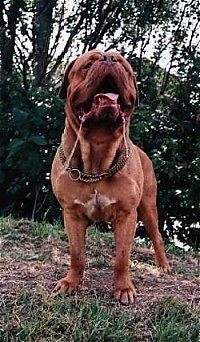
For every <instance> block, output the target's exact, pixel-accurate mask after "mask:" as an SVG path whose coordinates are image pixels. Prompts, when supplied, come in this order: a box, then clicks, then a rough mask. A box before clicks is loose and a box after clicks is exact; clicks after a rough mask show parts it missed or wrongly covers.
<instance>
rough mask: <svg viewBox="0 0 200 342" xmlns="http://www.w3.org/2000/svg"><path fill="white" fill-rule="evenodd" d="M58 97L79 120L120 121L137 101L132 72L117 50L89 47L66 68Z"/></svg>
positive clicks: (88, 121)
mask: <svg viewBox="0 0 200 342" xmlns="http://www.w3.org/2000/svg"><path fill="white" fill-rule="evenodd" d="M60 97H61V98H62V99H67V101H66V110H67V113H68V112H71V113H72V114H73V115H75V116H76V119H79V120H82V121H83V124H84V125H85V126H87V125H90V123H91V122H92V123H93V124H94V122H96V123H97V124H100V123H102V122H103V123H105V122H106V123H107V124H109V123H110V124H115V125H117V126H118V125H121V124H122V122H123V120H124V118H125V119H128V118H129V117H130V115H131V113H132V112H133V110H134V108H135V107H136V106H137V103H138V91H137V85H136V80H135V76H134V72H133V70H132V68H131V66H130V64H129V63H128V62H127V60H126V59H125V58H124V57H123V56H122V55H120V54H119V53H117V52H113V51H108V52H102V51H99V50H93V51H89V52H87V53H85V54H83V55H82V56H80V57H78V58H77V59H76V60H74V61H72V62H71V63H70V64H69V65H68V66H67V68H66V70H65V75H64V79H63V83H62V86H61V90H60Z"/></svg>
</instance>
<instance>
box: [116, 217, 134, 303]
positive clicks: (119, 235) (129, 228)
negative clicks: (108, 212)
mask: <svg viewBox="0 0 200 342" xmlns="http://www.w3.org/2000/svg"><path fill="white" fill-rule="evenodd" d="M136 221H137V212H136V210H135V211H133V212H132V213H131V214H129V215H128V217H126V218H125V217H123V219H122V218H120V219H118V220H117V221H116V222H115V224H114V235H115V245H116V258H115V265H114V296H115V298H116V299H117V300H119V301H120V302H121V303H122V304H124V305H128V304H132V303H133V302H134V298H135V296H136V290H135V288H134V286H133V283H132V281H131V279H130V275H129V262H130V253H131V247H132V242H133V237H134V234H135V229H136Z"/></svg>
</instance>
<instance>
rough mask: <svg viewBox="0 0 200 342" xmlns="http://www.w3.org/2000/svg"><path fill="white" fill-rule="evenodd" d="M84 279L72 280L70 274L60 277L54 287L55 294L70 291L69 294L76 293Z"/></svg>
mask: <svg viewBox="0 0 200 342" xmlns="http://www.w3.org/2000/svg"><path fill="white" fill-rule="evenodd" d="M81 282H82V281H79V280H77V279H76V280H72V279H70V278H69V277H68V276H66V277H65V278H62V279H60V280H59V281H58V282H57V284H56V286H55V287H54V289H53V295H54V296H56V295H58V294H59V293H63V292H64V293H68V294H69V295H71V294H74V293H75V292H77V290H78V287H79V285H80V284H81Z"/></svg>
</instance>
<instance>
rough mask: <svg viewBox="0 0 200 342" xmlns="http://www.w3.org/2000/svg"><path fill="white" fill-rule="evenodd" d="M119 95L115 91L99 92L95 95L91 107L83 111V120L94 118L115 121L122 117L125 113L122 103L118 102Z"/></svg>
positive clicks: (99, 120)
mask: <svg viewBox="0 0 200 342" xmlns="http://www.w3.org/2000/svg"><path fill="white" fill-rule="evenodd" d="M118 97H119V95H118V94H115V93H99V94H96V95H95V96H94V97H93V101H92V105H91V109H90V110H89V111H88V112H85V111H84V110H83V109H82V111H81V114H82V115H81V119H82V120H83V122H87V121H89V120H91V119H92V120H94V121H98V123H99V122H103V121H104V122H105V121H106V122H107V121H113V122H116V121H118V120H119V119H122V117H123V115H124V113H123V112H122V111H121V107H120V104H119V103H118V102H117V99H118Z"/></svg>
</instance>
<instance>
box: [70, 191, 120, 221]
mask: <svg viewBox="0 0 200 342" xmlns="http://www.w3.org/2000/svg"><path fill="white" fill-rule="evenodd" d="M115 203H117V200H116V199H113V198H109V197H107V196H105V195H103V194H101V193H99V192H97V190H95V191H94V193H92V194H91V195H90V198H89V199H88V200H87V201H86V202H82V201H81V200H79V199H78V198H77V199H75V200H74V204H75V205H78V206H80V207H81V209H84V214H85V215H86V216H87V217H88V218H89V219H90V220H94V221H98V220H109V212H110V209H112V207H113V205H114V204H115Z"/></svg>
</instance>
